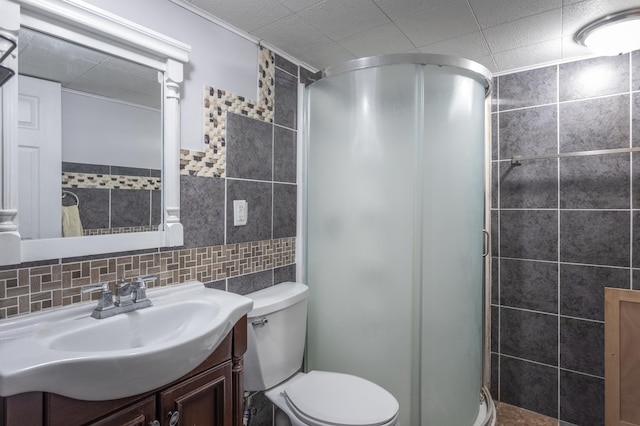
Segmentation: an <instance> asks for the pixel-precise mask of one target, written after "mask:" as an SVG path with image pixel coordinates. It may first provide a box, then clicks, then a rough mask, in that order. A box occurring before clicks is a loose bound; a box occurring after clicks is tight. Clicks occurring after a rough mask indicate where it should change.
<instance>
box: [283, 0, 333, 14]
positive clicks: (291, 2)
mask: <svg viewBox="0 0 640 426" xmlns="http://www.w3.org/2000/svg"><path fill="white" fill-rule="evenodd" d="M322 1H323V0H280V3H282V4H283V5H284V6H285V7H286V8H287V9H289V10H291V11H292V12H298V11H300V10H302V9H304V8H307V7H309V6H311V5H313V4H316V3H320V2H322Z"/></svg>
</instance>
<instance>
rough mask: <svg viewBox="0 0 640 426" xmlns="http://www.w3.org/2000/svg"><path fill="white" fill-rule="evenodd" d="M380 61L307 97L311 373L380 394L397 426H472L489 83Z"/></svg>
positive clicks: (462, 71) (331, 79)
mask: <svg viewBox="0 0 640 426" xmlns="http://www.w3.org/2000/svg"><path fill="white" fill-rule="evenodd" d="M424 56H429V55H418V56H417V57H414V56H412V57H411V58H410V59H415V60H417V61H421V60H425V59H430V58H431V59H436V60H445V61H447V60H450V59H451V58H450V57H447V58H449V59H447V58H444V57H442V56H438V55H431V56H429V58H425V57H424ZM379 58H384V57H379ZM367 59H370V58H367ZM373 59H374V61H373V63H374V65H370V66H371V67H370V68H360V69H358V68H357V67H354V68H352V69H350V70H346V71H343V72H337V73H335V74H331V75H329V76H328V77H325V78H323V79H321V80H319V81H318V82H316V83H314V84H313V85H311V86H310V87H309V88H308V90H307V94H306V96H307V100H306V102H307V105H306V106H307V110H306V113H307V115H308V116H307V133H308V134H307V138H308V143H307V159H306V170H307V182H306V208H307V211H306V213H307V227H306V230H307V233H306V280H307V283H308V284H309V292H310V295H309V320H308V333H307V358H306V359H307V369H308V370H328V371H337V372H344V373H349V374H355V375H358V376H361V377H364V378H366V379H369V380H371V381H373V382H375V383H377V384H379V385H381V386H382V387H384V388H385V389H387V390H388V391H390V392H391V393H392V394H393V395H394V396H395V397H396V398H397V399H398V402H399V403H400V417H399V422H398V424H399V425H403V426H418V425H419V426H422V425H426V426H472V425H474V423H475V422H476V420H478V419H477V418H478V413H479V408H480V394H481V388H482V359H483V357H482V349H483V345H482V337H483V316H482V313H483V309H482V308H483V257H482V254H483V253H482V252H483V216H484V214H483V213H484V164H485V160H484V135H485V132H484V124H485V86H486V85H488V78H487V76H486V75H485V74H479V73H477V72H474V71H472V69H473V67H471V68H465V67H464V66H456V65H455V64H454V65H450V64H445V65H442V64H441V63H437V64H436V65H429V64H431V63H433V62H414V63H402V64H398V63H393V64H386V65H382V63H383V62H384V60H383V59H380V60H379V61H377V62H376V60H378V58H373ZM354 62H357V61H354ZM450 62H455V61H450ZM467 62H469V61H467ZM376 64H378V65H376ZM424 64H427V65H424ZM463 64H464V62H463ZM487 73H488V71H487Z"/></svg>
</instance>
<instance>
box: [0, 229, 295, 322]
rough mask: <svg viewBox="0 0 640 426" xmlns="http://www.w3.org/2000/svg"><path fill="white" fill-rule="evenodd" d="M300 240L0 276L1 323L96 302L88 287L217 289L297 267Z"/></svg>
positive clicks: (132, 257) (158, 254) (12, 271)
mask: <svg viewBox="0 0 640 426" xmlns="http://www.w3.org/2000/svg"><path fill="white" fill-rule="evenodd" d="M295 251H296V239H295V237H291V238H278V239H273V240H267V241H252V242H246V243H239V244H226V245H220V246H212V247H199V248H193V249H183V250H173V251H165V252H155V253H147V254H136V255H129V256H119V257H112V258H106V259H96V260H84V261H79V262H73V261H72V262H69V263H56V264H53V265H44V266H34V267H30V268H29V267H27V268H18V269H10V270H5V271H0V319H4V318H9V317H13V316H16V315H22V314H28V313H32V312H37V311H40V310H42V309H48V308H54V307H59V306H66V305H70V304H72V303H81V302H87V301H90V300H97V299H96V297H97V294H96V293H92V294H90V293H85V294H82V293H81V287H82V286H84V285H87V284H96V283H101V282H105V281H106V282H109V284H110V286H111V290H112V291H115V284H116V282H119V281H120V280H121V279H125V280H127V279H130V278H134V277H137V276H140V275H147V274H158V277H159V279H158V280H157V281H156V282H155V283H149V287H150V288H153V287H158V286H167V285H172V284H178V283H184V282H187V281H190V280H199V281H202V282H204V283H212V282H216V281H220V280H224V279H226V278H232V277H238V276H242V275H247V274H252V273H256V272H260V271H266V270H271V269H274V268H279V267H283V266H287V265H292V264H293V263H294V262H295Z"/></svg>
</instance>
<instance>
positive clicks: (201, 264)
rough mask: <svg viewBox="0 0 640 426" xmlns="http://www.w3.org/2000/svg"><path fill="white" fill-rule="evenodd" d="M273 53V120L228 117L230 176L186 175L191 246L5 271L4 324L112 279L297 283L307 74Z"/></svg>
mask: <svg viewBox="0 0 640 426" xmlns="http://www.w3.org/2000/svg"><path fill="white" fill-rule="evenodd" d="M270 57H271V58H272V60H273V62H272V63H271V65H272V66H273V67H274V70H273V73H272V74H267V73H265V77H269V75H272V76H273V78H272V79H271V80H269V79H268V78H267V83H268V85H269V86H268V87H266V89H265V88H264V85H263V87H262V88H261V89H262V90H261V92H260V93H265V92H268V91H270V92H271V95H272V97H273V99H272V100H271V104H269V102H268V100H267V101H266V105H267V109H268V108H269V107H271V109H272V110H273V113H272V118H273V119H272V120H271V121H264V120H263V119H256V118H251V117H249V116H248V115H244V114H243V113H242V112H240V113H238V114H236V113H233V112H227V114H228V115H225V117H224V122H225V128H224V133H223V134H222V137H223V141H224V144H225V146H226V151H225V154H226V155H225V157H224V158H222V160H223V161H224V165H225V174H221V176H225V175H226V176H225V177H213V176H214V174H204V175H202V176H197V175H196V173H193V174H191V173H190V172H189V173H187V174H182V175H181V176H180V203H181V223H182V224H183V226H184V246H183V247H179V248H175V249H161V248H158V249H153V250H147V251H139V252H133V253H112V254H105V255H102V256H91V257H81V258H72V259H52V260H50V261H42V262H37V263H32V264H22V265H13V266H4V267H0V319H4V318H8V317H12V316H15V315H22V314H28V313H30V312H35V311H39V310H42V309H48V308H51V307H55V306H60V305H66V304H70V303H77V302H81V301H86V300H89V297H90V296H88V295H86V294H85V295H81V293H80V287H81V286H83V285H86V284H90V283H98V282H102V281H109V282H111V285H112V286H113V285H114V284H115V282H116V281H117V280H120V279H121V278H130V277H134V276H138V275H143V274H149V273H158V274H160V282H159V283H156V285H169V284H175V283H180V282H184V281H187V280H190V279H198V280H200V281H203V282H205V283H206V284H207V285H208V286H210V287H215V288H221V289H227V290H228V291H233V292H236V293H241V294H244V293H248V292H250V291H254V290H257V289H260V288H262V287H265V286H269V285H272V284H274V283H278V282H282V281H288V280H295V278H296V275H295V249H296V244H295V241H296V239H295V237H296V211H297V184H296V156H297V154H296V152H297V148H296V146H297V129H296V123H297V90H298V89H297V85H298V74H299V69H298V66H296V65H295V64H293V63H291V62H289V61H287V60H285V59H284V58H281V57H279V56H277V55H270ZM300 74H301V75H302V77H303V81H304V80H305V79H308V78H311V77H312V76H311V75H310V73H309V72H308V71H307V70H304V69H301V70H300ZM230 96H231V97H233V95H232V94H230ZM203 111H204V108H203ZM205 166H207V165H206V164H205ZM80 189H81V188H76V189H74V191H76V190H77V191H79V190H80ZM123 192H127V191H124V190H123ZM129 192H133V191H129ZM81 199H82V198H81ZM238 199H242V200H247V202H248V223H247V225H246V226H240V227H235V226H233V211H232V206H233V200H238ZM93 297H95V295H94V296H93Z"/></svg>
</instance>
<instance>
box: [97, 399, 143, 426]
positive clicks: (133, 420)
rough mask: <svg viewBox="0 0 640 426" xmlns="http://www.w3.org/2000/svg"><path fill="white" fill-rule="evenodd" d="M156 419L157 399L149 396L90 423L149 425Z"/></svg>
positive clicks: (127, 425)
mask: <svg viewBox="0 0 640 426" xmlns="http://www.w3.org/2000/svg"><path fill="white" fill-rule="evenodd" d="M155 419H156V399H155V397H149V398H147V399H145V400H143V401H140V402H139V403H138V404H134V405H133V406H131V407H127V408H123V409H122V410H120V411H117V412H115V413H113V414H111V415H110V416H108V417H105V418H103V419H102V420H98V421H96V422H91V423H89V424H90V425H91V426H148V425H149V424H152V422H153V421H154V420H155Z"/></svg>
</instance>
